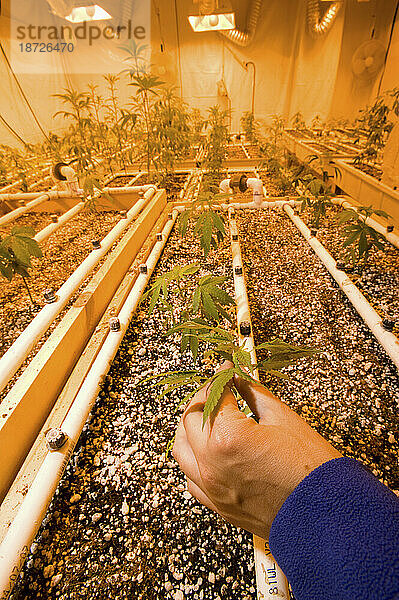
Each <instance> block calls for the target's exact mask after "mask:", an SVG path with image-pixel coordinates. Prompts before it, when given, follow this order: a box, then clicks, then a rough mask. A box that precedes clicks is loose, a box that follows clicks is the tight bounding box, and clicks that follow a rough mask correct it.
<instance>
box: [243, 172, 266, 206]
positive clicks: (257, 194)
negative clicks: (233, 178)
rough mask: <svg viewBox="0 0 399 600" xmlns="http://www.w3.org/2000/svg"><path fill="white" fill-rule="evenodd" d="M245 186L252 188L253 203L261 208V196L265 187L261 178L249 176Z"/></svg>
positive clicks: (263, 194)
mask: <svg viewBox="0 0 399 600" xmlns="http://www.w3.org/2000/svg"><path fill="white" fill-rule="evenodd" d="M247 186H248V187H249V189H250V190H252V194H253V201H254V205H255V206H256V207H259V208H261V207H262V201H263V198H264V196H265V195H266V194H265V193H264V190H265V188H264V186H263V182H262V180H261V179H256V178H255V177H250V178H249V179H247Z"/></svg>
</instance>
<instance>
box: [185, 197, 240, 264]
mask: <svg viewBox="0 0 399 600" xmlns="http://www.w3.org/2000/svg"><path fill="white" fill-rule="evenodd" d="M227 198H229V194H212V193H211V192H202V193H201V194H199V195H198V198H197V199H196V200H195V201H194V202H193V203H192V204H191V206H190V208H188V209H187V210H185V211H184V212H182V213H181V215H180V217H179V232H180V235H181V236H182V237H184V236H185V235H186V233H187V227H188V224H189V222H190V221H191V220H196V223H195V226H194V234H195V235H196V236H197V237H198V238H199V240H200V244H201V248H202V250H203V251H204V256H205V257H207V256H208V254H209V252H210V251H211V248H214V249H216V248H217V247H218V244H219V243H220V242H221V241H222V240H223V238H224V236H225V234H226V230H225V226H224V218H223V216H222V215H220V214H219V213H218V212H216V211H215V210H214V208H215V205H216V206H217V204H218V202H219V201H221V200H223V199H227Z"/></svg>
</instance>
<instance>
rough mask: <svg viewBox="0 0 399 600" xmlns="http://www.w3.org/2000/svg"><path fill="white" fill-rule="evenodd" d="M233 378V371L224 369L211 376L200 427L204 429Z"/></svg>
mask: <svg viewBox="0 0 399 600" xmlns="http://www.w3.org/2000/svg"><path fill="white" fill-rule="evenodd" d="M232 377H234V369H232V368H230V369H226V370H225V371H219V372H218V373H216V375H214V376H213V378H212V382H211V383H210V386H209V391H208V396H207V399H206V402H205V406H204V413H203V420H202V426H203V427H204V425H205V423H206V421H207V419H208V417H209V416H210V415H211V414H212V413H213V411H214V410H215V408H216V407H217V405H218V403H219V400H220V398H221V397H222V394H223V392H224V389H225V387H226V385H227V384H228V383H229V381H231V379H232Z"/></svg>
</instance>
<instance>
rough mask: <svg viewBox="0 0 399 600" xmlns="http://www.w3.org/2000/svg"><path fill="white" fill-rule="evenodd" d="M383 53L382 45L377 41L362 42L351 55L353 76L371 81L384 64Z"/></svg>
mask: <svg viewBox="0 0 399 600" xmlns="http://www.w3.org/2000/svg"><path fill="white" fill-rule="evenodd" d="M385 52H386V50H385V46H384V44H383V43H382V42H379V41H378V40H369V41H368V42H364V44H362V45H361V46H359V48H358V49H357V50H356V52H355V54H354V55H353V58H352V71H353V74H354V75H355V76H356V77H358V78H359V79H363V80H365V81H369V80H371V79H373V78H374V77H375V76H376V75H377V73H378V72H379V71H380V69H381V68H382V66H383V64H384V60H385Z"/></svg>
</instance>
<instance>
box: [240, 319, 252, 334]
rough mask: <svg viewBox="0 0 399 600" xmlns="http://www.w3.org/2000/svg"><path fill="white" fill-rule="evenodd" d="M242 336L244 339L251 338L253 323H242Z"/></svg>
mask: <svg viewBox="0 0 399 600" xmlns="http://www.w3.org/2000/svg"><path fill="white" fill-rule="evenodd" d="M240 334H241V335H243V336H244V337H249V336H250V335H251V323H250V322H249V321H243V322H242V323H240Z"/></svg>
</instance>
